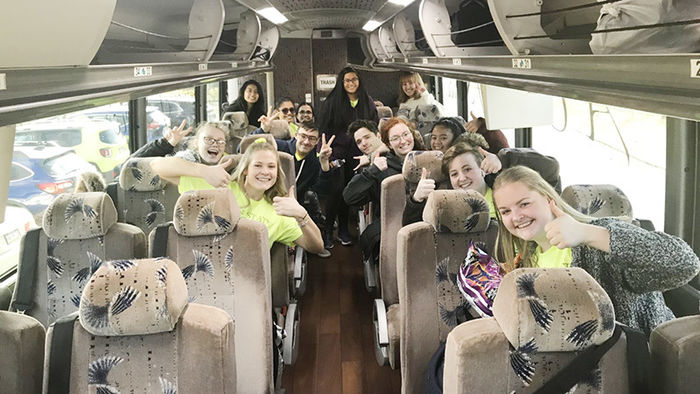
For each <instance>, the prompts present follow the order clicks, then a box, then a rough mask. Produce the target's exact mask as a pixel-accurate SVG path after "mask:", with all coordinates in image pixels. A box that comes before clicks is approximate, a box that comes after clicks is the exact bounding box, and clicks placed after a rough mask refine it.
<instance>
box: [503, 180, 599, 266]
mask: <svg viewBox="0 0 700 394" xmlns="http://www.w3.org/2000/svg"><path fill="white" fill-rule="evenodd" d="M515 182H520V183H522V184H523V185H525V187H527V188H528V189H530V190H532V191H535V192H537V193H539V194H540V195H541V196H543V197H544V198H546V199H547V200H554V203H555V204H556V205H557V206H558V207H559V208H560V209H561V210H562V211H564V212H565V213H566V214H568V215H570V216H571V217H573V218H574V219H575V220H577V221H579V222H582V223H590V222H591V221H592V220H593V219H594V218H593V217H591V216H588V215H584V214H582V213H581V212H579V211H577V210H576V209H574V208H572V207H571V205H569V204H567V203H566V202H565V201H564V200H563V199H562V198H561V196H560V195H559V194H557V192H556V191H555V190H554V188H553V187H552V185H550V184H549V183H547V181H545V180H544V178H542V176H540V174H539V173H538V172H537V171H535V170H533V169H531V168H527V167H524V166H515V167H510V168H507V169H505V170H503V171H501V173H500V174H498V177H496V181H495V182H494V183H493V203H494V205H496V216H497V217H498V237H497V238H496V245H497V248H496V250H498V251H499V254H498V255H499V257H503V258H505V262H504V263H505V266H506V269H507V270H509V271H510V270H512V269H515V268H518V267H535V266H536V265H537V264H536V263H537V261H536V260H535V259H533V254H534V251H535V249H536V248H537V243H536V242H535V241H525V240H524V239H520V238H518V237H516V236H514V235H513V234H511V233H510V232H509V231H508V230H507V229H506V227H505V226H504V225H503V218H501V211H500V210H499V209H498V202H497V201H496V191H497V190H498V189H500V188H501V187H502V186H504V185H508V184H511V183H515ZM516 251H517V252H516ZM518 254H519V255H520V256H519V257H520V263H519V264H518V267H516V266H515V265H516V262H515V258H516V255H518Z"/></svg>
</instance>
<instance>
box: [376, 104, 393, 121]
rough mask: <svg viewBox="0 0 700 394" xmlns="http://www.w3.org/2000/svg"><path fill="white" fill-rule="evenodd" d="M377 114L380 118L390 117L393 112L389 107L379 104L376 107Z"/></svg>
mask: <svg viewBox="0 0 700 394" xmlns="http://www.w3.org/2000/svg"><path fill="white" fill-rule="evenodd" d="M377 116H379V118H380V119H381V118H391V117H392V116H394V113H393V112H392V111H391V107H387V106H380V107H377Z"/></svg>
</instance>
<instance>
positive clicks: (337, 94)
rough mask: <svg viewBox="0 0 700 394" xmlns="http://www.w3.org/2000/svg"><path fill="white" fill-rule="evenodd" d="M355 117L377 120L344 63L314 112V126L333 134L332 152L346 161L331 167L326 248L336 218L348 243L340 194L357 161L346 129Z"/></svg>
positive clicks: (369, 100)
mask: <svg viewBox="0 0 700 394" xmlns="http://www.w3.org/2000/svg"><path fill="white" fill-rule="evenodd" d="M356 119H366V120H372V121H374V122H378V121H379V119H378V115H377V107H376V106H375V105H374V100H373V99H372V97H371V96H370V95H369V94H368V93H367V90H366V88H365V86H364V85H363V84H362V81H361V80H360V75H359V74H358V73H357V71H355V70H354V69H353V68H352V67H345V68H344V69H342V70H341V71H340V73H338V77H337V79H336V82H335V87H334V88H333V90H332V91H331V93H330V94H329V95H328V97H327V98H326V100H325V101H324V102H323V109H322V110H321V111H320V112H319V114H318V126H319V130H320V131H321V133H325V134H326V136H328V137H330V136H335V137H336V138H335V141H334V143H333V156H332V157H331V159H332V160H333V159H340V160H344V161H345V162H346V165H344V166H342V167H340V168H336V169H333V172H334V173H333V179H334V184H333V188H332V191H331V193H330V194H329V195H328V196H327V200H328V203H327V204H326V226H325V228H326V232H325V234H324V242H325V243H326V248H332V247H333V236H332V230H333V222H334V221H335V219H336V217H337V218H338V239H339V240H340V242H341V244H343V245H345V246H348V245H352V238H351V237H350V233H349V231H348V207H347V205H346V204H345V202H344V201H343V199H342V198H341V196H342V192H343V188H344V187H345V185H346V184H347V182H348V181H349V180H350V178H351V177H352V172H353V171H352V169H353V168H354V167H355V166H356V165H357V163H356V162H355V159H354V157H355V156H359V155H360V151H359V149H357V146H356V145H355V142H354V141H353V139H352V136H350V135H348V133H347V130H348V126H349V125H350V123H352V122H353V121H354V120H356Z"/></svg>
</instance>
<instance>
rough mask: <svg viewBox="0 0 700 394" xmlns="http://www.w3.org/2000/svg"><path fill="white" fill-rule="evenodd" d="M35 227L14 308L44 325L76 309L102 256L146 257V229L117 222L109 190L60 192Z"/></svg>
mask: <svg viewBox="0 0 700 394" xmlns="http://www.w3.org/2000/svg"><path fill="white" fill-rule="evenodd" d="M32 231H36V233H33V232H32ZM32 231H30V232H28V233H27V234H25V238H24V241H23V246H22V252H21V257H20V263H19V267H18V277H17V285H16V286H15V290H14V293H13V296H12V308H13V310H17V311H24V312H25V313H26V314H28V315H30V316H33V317H35V318H36V319H37V320H39V321H40V322H41V323H42V324H44V325H45V326H48V325H49V324H50V323H52V322H53V321H54V320H56V319H57V318H58V317H61V316H64V315H66V314H69V313H71V312H74V311H75V310H77V308H78V303H79V301H80V292H81V291H82V289H83V286H84V285H85V283H87V280H88V278H89V277H90V274H91V273H92V272H94V271H95V270H96V269H97V268H98V267H99V265H100V264H101V263H102V262H103V261H106V260H115V259H133V258H142V257H145V256H146V250H147V249H146V236H145V234H144V233H143V231H141V229H140V228H138V227H136V226H133V225H130V224H126V223H117V210H116V208H115V207H114V204H113V203H112V199H111V198H109V196H108V195H107V194H106V193H101V192H91V193H74V194H70V193H66V194H61V195H58V196H57V197H56V199H55V200H54V201H53V202H52V203H51V205H49V206H48V208H47V209H46V211H45V212H44V220H43V227H42V228H41V229H36V230H32Z"/></svg>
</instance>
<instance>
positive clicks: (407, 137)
mask: <svg viewBox="0 0 700 394" xmlns="http://www.w3.org/2000/svg"><path fill="white" fill-rule="evenodd" d="M412 137H413V135H411V132H410V131H404V132H403V134H401V135H395V136H393V137H391V138H389V142H391V143H394V142H399V140H404V141H410V140H411V139H413V138H412Z"/></svg>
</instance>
